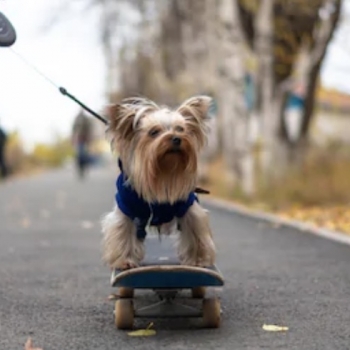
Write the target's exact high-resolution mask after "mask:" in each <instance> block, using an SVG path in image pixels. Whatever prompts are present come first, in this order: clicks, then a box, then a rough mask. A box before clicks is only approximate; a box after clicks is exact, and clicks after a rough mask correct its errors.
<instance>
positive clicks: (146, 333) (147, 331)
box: [128, 322, 156, 337]
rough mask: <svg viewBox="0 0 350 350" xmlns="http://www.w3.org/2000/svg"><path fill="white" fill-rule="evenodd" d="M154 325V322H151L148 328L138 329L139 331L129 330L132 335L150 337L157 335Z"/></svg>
mask: <svg viewBox="0 0 350 350" xmlns="http://www.w3.org/2000/svg"><path fill="white" fill-rule="evenodd" d="M152 327H153V322H151V323H150V324H149V325H148V327H147V328H146V329H138V330H137V331H132V332H129V333H128V335H129V336H130V337H149V336H152V335H156V331H155V330H154V329H151V328H152Z"/></svg>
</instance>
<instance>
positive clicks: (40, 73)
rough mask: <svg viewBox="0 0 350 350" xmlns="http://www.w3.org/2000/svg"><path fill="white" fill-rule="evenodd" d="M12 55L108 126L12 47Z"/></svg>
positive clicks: (105, 120) (105, 121)
mask: <svg viewBox="0 0 350 350" xmlns="http://www.w3.org/2000/svg"><path fill="white" fill-rule="evenodd" d="M9 49H10V50H11V51H12V53H14V54H15V55H16V56H17V57H18V58H20V59H21V60H22V61H23V62H24V63H25V64H26V65H27V66H28V67H30V68H31V69H32V70H34V71H35V72H36V73H37V74H39V75H40V76H41V77H43V78H44V79H45V80H46V81H48V82H49V83H50V84H51V85H53V86H54V87H55V88H57V89H58V91H59V92H60V93H61V94H62V95H63V96H67V97H69V98H70V99H71V100H72V101H74V102H76V103H77V104H78V105H79V106H81V107H82V108H83V109H85V110H86V111H87V112H89V113H90V114H91V115H93V116H94V117H95V118H97V119H98V120H100V121H101V122H102V123H104V124H106V125H107V124H108V121H107V119H106V118H103V117H102V116H100V115H99V114H98V113H96V112H95V111H93V110H92V109H91V108H89V107H88V106H87V105H86V104H84V103H83V102H81V101H80V100H78V99H77V98H76V97H75V96H73V95H72V94H71V93H69V92H68V91H67V89H66V88H64V87H62V86H58V85H57V84H55V83H54V82H53V81H52V80H51V79H50V78H49V77H48V76H47V75H45V74H44V73H43V72H41V71H40V70H39V69H38V68H37V67H35V66H34V65H33V64H32V63H30V62H29V61H28V60H26V59H25V58H24V57H23V56H22V55H20V54H19V53H18V52H16V51H15V50H14V49H13V48H12V47H11V48H9Z"/></svg>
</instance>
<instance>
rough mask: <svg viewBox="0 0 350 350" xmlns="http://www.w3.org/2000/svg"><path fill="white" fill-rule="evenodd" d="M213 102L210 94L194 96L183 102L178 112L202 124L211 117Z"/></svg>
mask: <svg viewBox="0 0 350 350" xmlns="http://www.w3.org/2000/svg"><path fill="white" fill-rule="evenodd" d="M211 103H212V98H211V97H209V96H205V95H200V96H194V97H191V98H189V99H188V100H186V101H185V102H184V103H182V105H181V106H180V107H179V108H178V109H177V112H178V113H180V114H181V115H183V116H184V117H185V118H189V119H192V121H195V122H197V123H199V124H200V123H202V122H204V121H206V120H208V119H209V118H208V111H209V108H210V105H211Z"/></svg>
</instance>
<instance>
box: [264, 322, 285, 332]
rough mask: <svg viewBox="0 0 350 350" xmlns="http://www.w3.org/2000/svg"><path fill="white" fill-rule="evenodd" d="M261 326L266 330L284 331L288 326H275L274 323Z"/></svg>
mask: <svg viewBox="0 0 350 350" xmlns="http://www.w3.org/2000/svg"><path fill="white" fill-rule="evenodd" d="M262 328H263V330H264V331H267V332H285V331H288V329H289V328H288V327H282V326H276V325H274V324H264V325H263V326H262Z"/></svg>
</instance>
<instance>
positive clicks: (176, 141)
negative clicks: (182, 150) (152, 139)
mask: <svg viewBox="0 0 350 350" xmlns="http://www.w3.org/2000/svg"><path fill="white" fill-rule="evenodd" d="M172 142H173V145H174V146H180V144H181V139H180V137H176V136H174V137H173V139H172Z"/></svg>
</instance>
